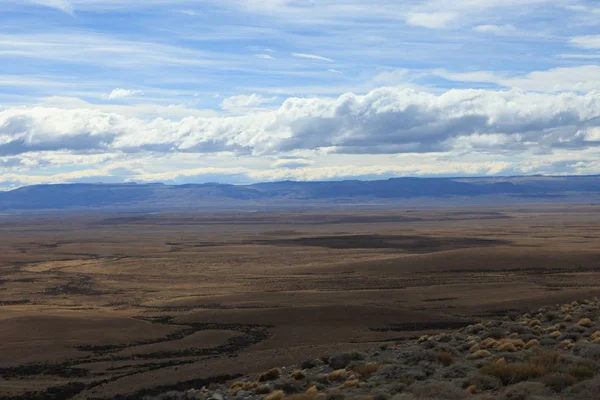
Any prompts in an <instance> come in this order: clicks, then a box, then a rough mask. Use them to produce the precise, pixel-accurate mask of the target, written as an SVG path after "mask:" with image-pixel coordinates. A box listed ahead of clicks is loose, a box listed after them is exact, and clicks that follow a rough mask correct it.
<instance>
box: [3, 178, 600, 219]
mask: <svg viewBox="0 0 600 400" xmlns="http://www.w3.org/2000/svg"><path fill="white" fill-rule="evenodd" d="M556 202H562V203H594V202H600V175H594V176H539V175H536V176H519V177H494V178H489V177H486V178H392V179H387V180H378V181H359V180H348V181H327V182H293V181H283V182H271V183H257V184H250V185H229V184H219V183H204V184H186V185H166V184H161V183H149V184H137V183H123V184H103V183H78V184H58V185H35V186H26V187H21V188H19V189H15V190H11V191H7V192H0V211H3V212H10V211H31V210H85V209H98V210H110V209H115V210H144V211H150V210H183V209H202V208H206V209H235V208H246V207H249V208H261V207H265V208H287V207H299V208H302V207H327V206H336V207H337V206H359V205H362V206H393V205H407V206H409V205H417V206H418V205H442V204H445V205H460V204H507V203H556Z"/></svg>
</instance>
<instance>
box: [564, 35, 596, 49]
mask: <svg viewBox="0 0 600 400" xmlns="http://www.w3.org/2000/svg"><path fill="white" fill-rule="evenodd" d="M569 42H570V43H571V45H573V46H575V47H579V48H582V49H589V50H595V49H600V35H585V36H576V37H573V38H571V40H570V41H569Z"/></svg>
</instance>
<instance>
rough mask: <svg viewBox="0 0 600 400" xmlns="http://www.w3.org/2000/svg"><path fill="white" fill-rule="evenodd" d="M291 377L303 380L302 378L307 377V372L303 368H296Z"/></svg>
mask: <svg viewBox="0 0 600 400" xmlns="http://www.w3.org/2000/svg"><path fill="white" fill-rule="evenodd" d="M290 378H292V379H295V380H297V381H301V380H302V379H304V378H306V372H304V371H302V370H296V371H294V372H292V373H291V374H290Z"/></svg>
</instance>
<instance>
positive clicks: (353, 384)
mask: <svg viewBox="0 0 600 400" xmlns="http://www.w3.org/2000/svg"><path fill="white" fill-rule="evenodd" d="M363 386H364V384H362V383H360V381H359V380H358V379H356V378H353V377H351V378H350V379H348V380H347V381H346V382H344V383H343V384H342V386H340V389H346V388H361V387H363Z"/></svg>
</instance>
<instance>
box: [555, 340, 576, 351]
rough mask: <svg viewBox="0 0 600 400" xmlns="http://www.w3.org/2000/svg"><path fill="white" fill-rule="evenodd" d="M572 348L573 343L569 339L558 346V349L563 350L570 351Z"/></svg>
mask: <svg viewBox="0 0 600 400" xmlns="http://www.w3.org/2000/svg"><path fill="white" fill-rule="evenodd" d="M571 347H573V342H572V341H571V340H569V339H566V340H563V341H562V342H560V343H559V344H558V348H559V349H561V350H569V349H570V348H571Z"/></svg>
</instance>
